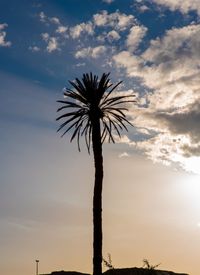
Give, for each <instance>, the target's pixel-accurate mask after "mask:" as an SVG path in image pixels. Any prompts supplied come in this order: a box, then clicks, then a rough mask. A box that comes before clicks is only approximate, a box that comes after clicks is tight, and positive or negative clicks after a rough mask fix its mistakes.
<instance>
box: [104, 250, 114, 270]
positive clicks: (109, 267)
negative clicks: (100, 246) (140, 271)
mask: <svg viewBox="0 0 200 275" xmlns="http://www.w3.org/2000/svg"><path fill="white" fill-rule="evenodd" d="M103 263H104V266H105V267H107V268H108V269H115V268H114V266H113V265H112V259H111V254H110V253H108V260H106V259H104V258H103Z"/></svg>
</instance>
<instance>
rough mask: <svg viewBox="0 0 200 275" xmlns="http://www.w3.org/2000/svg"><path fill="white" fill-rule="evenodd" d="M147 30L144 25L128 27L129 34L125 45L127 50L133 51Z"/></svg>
mask: <svg viewBox="0 0 200 275" xmlns="http://www.w3.org/2000/svg"><path fill="white" fill-rule="evenodd" d="M146 32H147V28H146V27H144V26H133V27H132V28H131V29H130V32H129V35H128V37H127V40H126V45H127V47H128V49H129V51H131V52H134V51H135V50H136V49H137V48H138V46H139V44H140V43H141V41H142V39H143V38H144V36H145V34H146Z"/></svg>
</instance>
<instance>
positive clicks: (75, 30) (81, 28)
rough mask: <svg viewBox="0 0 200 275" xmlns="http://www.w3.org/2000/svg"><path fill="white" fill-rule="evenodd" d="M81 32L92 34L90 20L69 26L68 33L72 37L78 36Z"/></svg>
mask: <svg viewBox="0 0 200 275" xmlns="http://www.w3.org/2000/svg"><path fill="white" fill-rule="evenodd" d="M82 33H86V34H89V35H92V34H94V28H93V24H92V23H91V22H88V23H81V24H78V25H76V26H74V27H71V28H70V35H71V37H72V38H73V39H75V38H79V37H80V35H81V34H82Z"/></svg>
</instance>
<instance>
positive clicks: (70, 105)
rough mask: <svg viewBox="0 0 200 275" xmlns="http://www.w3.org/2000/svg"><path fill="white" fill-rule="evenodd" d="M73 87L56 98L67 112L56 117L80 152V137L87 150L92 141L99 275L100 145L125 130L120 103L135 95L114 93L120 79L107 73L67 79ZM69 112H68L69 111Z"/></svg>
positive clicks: (96, 272) (97, 270)
mask: <svg viewBox="0 0 200 275" xmlns="http://www.w3.org/2000/svg"><path fill="white" fill-rule="evenodd" d="M69 83H70V84H71V86H72V89H68V88H65V91H64V97H65V100H58V102H59V103H61V104H62V106H61V107H60V108H59V109H58V112H60V111H63V110H64V111H66V112H65V113H63V114H62V115H61V116H59V117H58V118H57V120H60V119H64V121H63V123H62V124H61V125H60V127H59V128H58V131H60V130H61V129H62V130H64V132H63V134H62V136H64V135H65V134H66V133H67V132H68V131H69V130H71V129H73V132H72V136H71V140H70V141H72V140H73V139H74V138H76V139H77V144H78V150H79V151H80V143H79V139H80V137H81V136H84V137H85V142H86V145H87V149H88V153H90V148H91V144H92V149H93V154H94V165H95V182H94V195H93V275H101V274H102V183H103V155H102V144H103V142H104V141H105V139H107V140H108V142H113V143H114V142H115V141H114V136H113V134H112V131H113V130H114V132H115V134H116V135H117V136H119V137H120V136H121V135H120V131H121V130H123V129H125V130H128V129H127V127H126V125H125V123H128V124H130V125H132V124H131V123H130V122H129V121H128V120H127V119H126V116H125V114H124V111H127V109H126V108H123V107H121V106H122V104H123V103H127V102H133V101H134V100H133V99H132V97H133V96H134V95H115V96H111V95H112V92H113V91H114V90H115V89H116V88H117V87H118V86H119V84H120V83H121V81H120V82H119V83H117V84H116V85H114V86H113V84H111V82H110V79H109V74H105V73H104V74H103V75H102V76H101V78H100V80H99V79H98V76H96V75H93V74H92V73H90V74H83V77H82V81H81V80H79V79H78V78H76V79H75V81H73V82H72V81H69ZM69 109H70V110H71V111H68V110H69Z"/></svg>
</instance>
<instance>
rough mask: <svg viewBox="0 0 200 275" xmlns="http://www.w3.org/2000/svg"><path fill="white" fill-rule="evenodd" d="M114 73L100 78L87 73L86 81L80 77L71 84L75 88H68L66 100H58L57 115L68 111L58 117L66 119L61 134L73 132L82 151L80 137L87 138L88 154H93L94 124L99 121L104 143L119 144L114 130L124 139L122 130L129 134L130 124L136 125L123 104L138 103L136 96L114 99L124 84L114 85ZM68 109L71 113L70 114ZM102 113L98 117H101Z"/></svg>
mask: <svg viewBox="0 0 200 275" xmlns="http://www.w3.org/2000/svg"><path fill="white" fill-rule="evenodd" d="M109 75H110V73H107V74H106V73H103V75H102V76H101V78H100V79H99V78H98V76H97V75H93V74H92V73H89V74H88V73H86V74H83V77H82V79H81V80H80V79H78V78H76V79H75V80H74V81H69V83H70V85H71V87H72V89H70V88H65V91H64V96H65V98H66V100H58V101H57V102H58V103H60V104H62V105H61V107H59V108H58V110H57V112H64V111H65V112H64V113H63V114H61V115H60V116H58V117H57V119H56V120H57V121H60V120H63V123H61V125H60V126H59V128H58V130H57V131H61V130H64V132H63V134H62V136H64V135H65V134H66V133H68V132H70V131H71V130H73V131H72V135H71V139H70V141H71V142H72V141H73V140H74V139H75V138H76V139H77V145H78V150H79V151H80V137H82V136H84V138H85V143H86V147H87V150H88V153H90V148H91V141H92V132H93V123H94V118H93V115H94V114H95V119H99V121H100V124H101V142H102V143H103V142H104V141H105V140H106V139H107V140H108V142H113V143H114V142H115V139H114V135H113V133H112V132H113V131H114V132H115V133H116V134H117V136H119V137H121V134H120V132H121V131H122V130H126V131H128V128H127V126H126V124H129V125H131V126H133V125H132V123H131V122H129V120H128V119H127V118H126V114H125V113H124V112H127V111H128V109H127V107H126V108H125V107H124V106H123V105H124V104H127V103H129V104H130V103H134V102H135V100H134V98H135V95H133V94H130V95H116V93H115V96H112V93H113V91H115V90H116V88H117V87H118V86H119V85H120V84H121V83H122V81H120V82H118V83H117V84H115V85H113V84H112V83H111V82H110V79H109ZM68 110H71V112H70V111H68ZM97 114H98V115H97Z"/></svg>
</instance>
